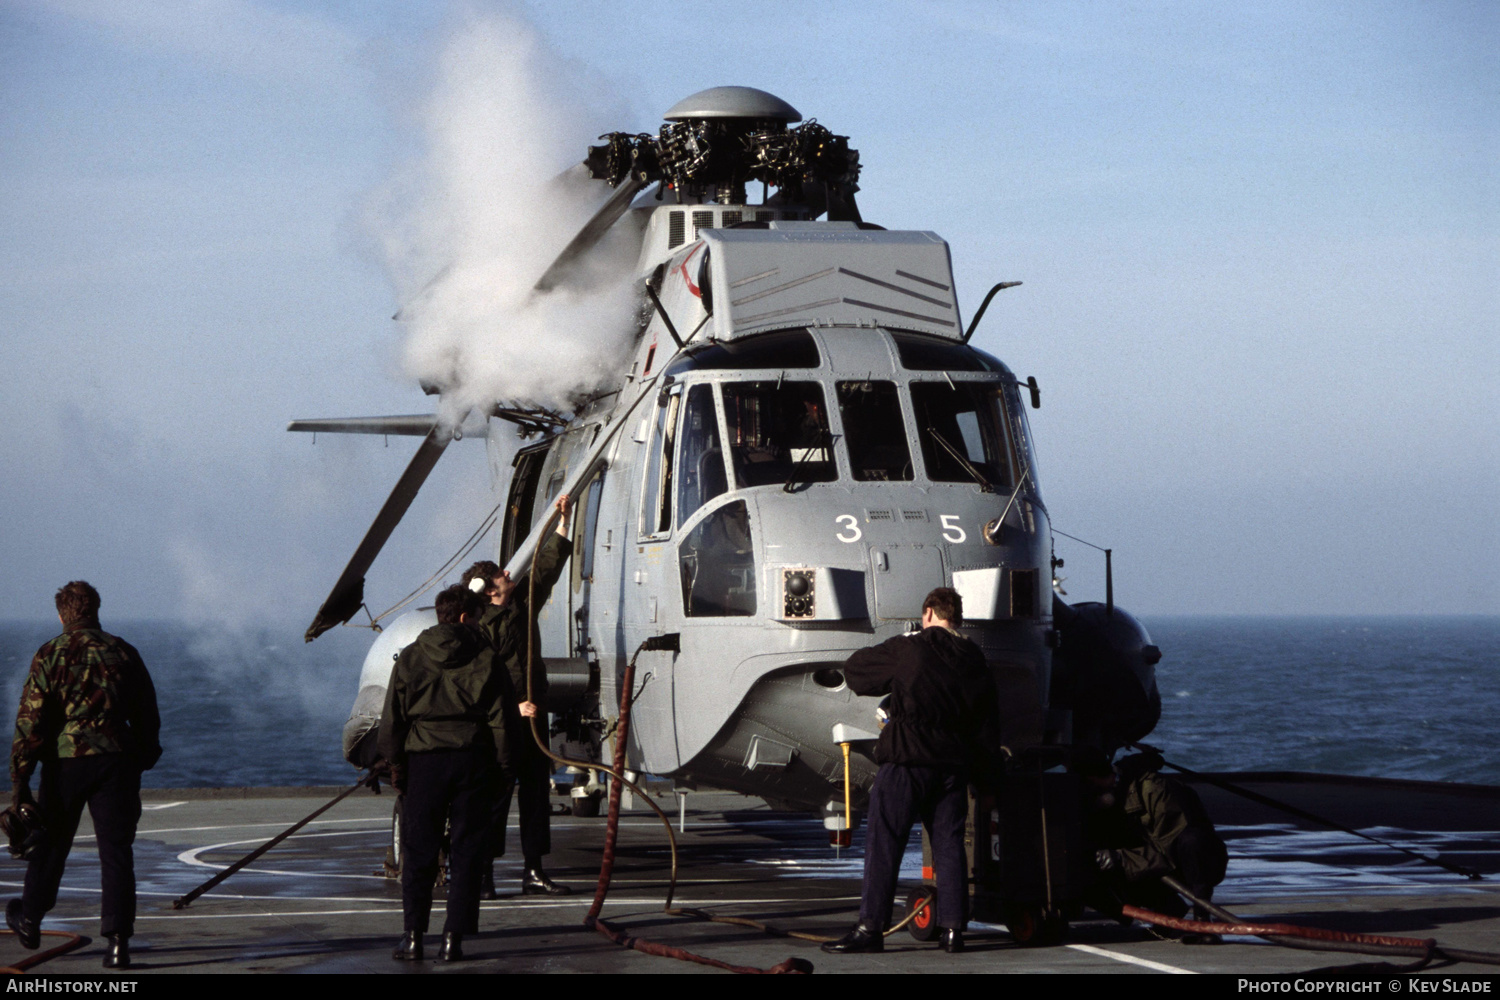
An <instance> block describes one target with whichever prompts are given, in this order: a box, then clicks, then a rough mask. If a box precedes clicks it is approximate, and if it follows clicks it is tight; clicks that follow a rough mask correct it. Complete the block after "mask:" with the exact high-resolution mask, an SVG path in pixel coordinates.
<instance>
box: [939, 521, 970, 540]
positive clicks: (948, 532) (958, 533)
mask: <svg viewBox="0 0 1500 1000" xmlns="http://www.w3.org/2000/svg"><path fill="white" fill-rule="evenodd" d="M938 520H940V521H942V522H943V537H944V538H945V539H947V540H948V541H950V542H963V541H967V540H968V538H969V536H968V535H966V534H964V529H962V528H960V527H959V526H958V525H956V524H954V523H953V522H954V521H957V520H958V515H957V514H939V515H938Z"/></svg>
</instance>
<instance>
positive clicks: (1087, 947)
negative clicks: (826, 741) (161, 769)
mask: <svg viewBox="0 0 1500 1000" xmlns="http://www.w3.org/2000/svg"><path fill="white" fill-rule="evenodd" d="M137 919H139V918H137ZM1063 947H1065V948H1072V949H1073V950H1074V951H1081V952H1084V953H1085V954H1088V955H1098V956H1099V957H1100V958H1112V959H1114V960H1115V961H1116V962H1126V963H1128V964H1130V965H1139V966H1141V967H1142V968H1146V969H1154V970H1156V971H1157V972H1170V973H1172V974H1173V975H1174V976H1196V975H1198V973H1196V972H1194V971H1193V970H1192V969H1179V968H1178V967H1177V966H1175V965H1167V964H1165V963H1163V962H1153V961H1151V960H1150V959H1147V958H1136V957H1135V956H1134V955H1122V954H1120V953H1119V952H1117V951H1105V950H1104V949H1103V948H1095V947H1094V946H1093V945H1091V944H1069V945H1064V946H1063Z"/></svg>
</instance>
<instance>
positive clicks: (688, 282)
mask: <svg viewBox="0 0 1500 1000" xmlns="http://www.w3.org/2000/svg"><path fill="white" fill-rule="evenodd" d="M702 249H703V244H702V243H699V244H698V245H697V246H695V247H693V250H692V253H689V254H688V255H687V256H686V257H684V258H682V263H681V264H678V265H677V270H679V271H681V272H682V280H683V282H684V283H686V285H687V290H688V291H690V292H692V293H693V297H694V298H699V299H701V298H703V290H702V289H700V288H699V287H698V286H697V285H695V284H693V279H692V278H689V277H688V272H687V266H688V261H690V260H692V259H693V257H694V256H696V255H697V253H698V251H699V250H702Z"/></svg>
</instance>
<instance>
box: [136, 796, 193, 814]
mask: <svg viewBox="0 0 1500 1000" xmlns="http://www.w3.org/2000/svg"><path fill="white" fill-rule="evenodd" d="M187 804H188V800H187V799H178V800H177V801H176V802H152V803H149V804H148V803H145V802H142V803H141V808H142V809H143V810H145V811H146V812H153V811H155V810H157V809H171V808H173V807H174V806H185V805H187Z"/></svg>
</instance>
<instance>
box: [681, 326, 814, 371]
mask: <svg viewBox="0 0 1500 1000" xmlns="http://www.w3.org/2000/svg"><path fill="white" fill-rule="evenodd" d="M821 363H822V358H820V357H819V355H818V345H817V344H816V343H814V342H813V339H812V334H810V333H808V332H807V331H806V330H781V331H779V332H777V333H763V334H760V335H759V336H755V337H746V338H745V339H743V340H729V341H718V342H715V343H711V344H704V345H702V346H701V347H689V348H688V349H687V350H686V351H685V352H684V354H683V360H682V361H680V362H676V363H674V364H673V365H672V367H671V368H669V369H668V371H669V372H670V373H673V374H675V373H676V372H677V371H678V370H679V369H681V370H687V369H689V368H694V369H703V368H715V369H731V370H743V369H747V368H816V367H818V365H819V364H821Z"/></svg>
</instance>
